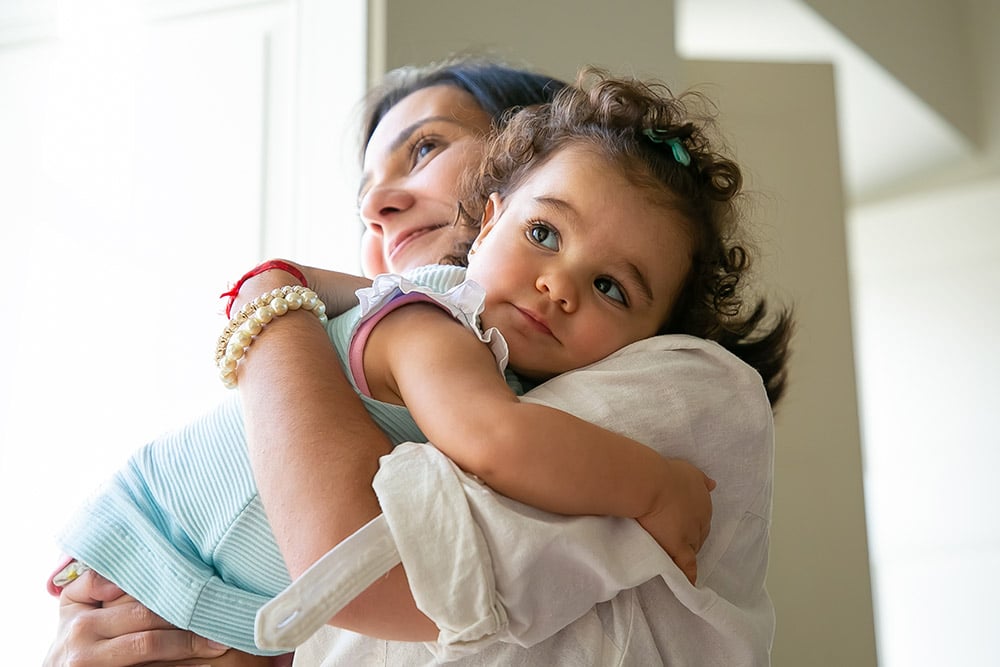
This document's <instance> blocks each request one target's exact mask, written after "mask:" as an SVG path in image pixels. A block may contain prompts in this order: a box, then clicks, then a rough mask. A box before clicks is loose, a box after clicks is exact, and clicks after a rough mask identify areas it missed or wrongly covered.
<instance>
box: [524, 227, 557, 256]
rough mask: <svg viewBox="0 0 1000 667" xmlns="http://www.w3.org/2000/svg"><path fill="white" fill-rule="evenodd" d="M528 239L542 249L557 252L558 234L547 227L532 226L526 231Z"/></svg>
mask: <svg viewBox="0 0 1000 667" xmlns="http://www.w3.org/2000/svg"><path fill="white" fill-rule="evenodd" d="M528 237H529V238H530V239H531V240H532V241H534V242H535V243H537V244H538V245H540V246H542V247H544V248H548V249H549V250H559V234H558V232H556V230H554V229H552V228H551V227H549V226H547V225H542V224H539V223H535V224H533V225H532V226H531V227H530V228H529V229H528Z"/></svg>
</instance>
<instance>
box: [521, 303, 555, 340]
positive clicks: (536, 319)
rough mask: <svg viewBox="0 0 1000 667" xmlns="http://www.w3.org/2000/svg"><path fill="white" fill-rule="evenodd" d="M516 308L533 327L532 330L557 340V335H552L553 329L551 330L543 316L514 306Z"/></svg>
mask: <svg viewBox="0 0 1000 667" xmlns="http://www.w3.org/2000/svg"><path fill="white" fill-rule="evenodd" d="M514 308H515V309H516V310H517V312H519V313H521V315H522V316H523V317H524V320H525V321H526V322H527V323H528V324H529V325H530V326H531V328H533V329H535V330H536V331H539V332H541V333H543V334H546V335H548V336H552V337H553V338H555V334H553V333H552V329H550V328H549V325H548V324H547V323H546V322H545V319H544V318H543V317H542V316H541V315H538V314H536V313H534V312H532V311H530V310H528V309H526V308H520V307H518V306H514Z"/></svg>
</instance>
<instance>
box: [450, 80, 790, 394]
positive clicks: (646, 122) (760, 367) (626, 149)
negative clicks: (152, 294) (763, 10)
mask: <svg viewBox="0 0 1000 667" xmlns="http://www.w3.org/2000/svg"><path fill="white" fill-rule="evenodd" d="M706 101H707V100H705V98H704V97H703V96H701V95H699V94H697V93H694V92H689V93H686V94H684V95H681V96H679V97H678V96H674V95H673V94H672V93H671V92H670V90H669V89H668V88H667V87H666V86H665V85H663V84H661V83H657V82H642V81H639V80H636V79H631V78H628V79H615V78H611V77H609V76H608V75H607V74H606V73H605V72H603V71H600V70H596V69H586V70H584V71H582V72H581V74H580V77H579V78H578V80H577V83H576V85H574V86H570V87H566V88H563V89H562V90H560V91H559V92H558V93H557V94H556V95H555V97H554V98H553V100H552V102H550V103H547V104H541V105H536V106H533V107H530V108H526V109H524V110H523V111H521V112H520V113H518V114H517V115H515V116H513V117H511V118H510V119H509V121H508V122H507V124H506V125H505V127H504V128H502V130H501V131H500V132H499V133H498V134H497V135H495V136H494V138H493V139H492V140H491V142H490V144H489V145H488V147H487V150H486V154H485V156H484V159H483V162H482V166H481V169H480V172H479V173H478V174H476V175H474V177H473V178H469V179H468V180H467V182H466V183H465V186H464V190H465V192H467V194H466V195H465V196H463V198H462V206H461V207H460V209H461V211H462V213H463V217H464V219H465V220H466V221H467V222H468V223H469V224H470V225H472V226H473V227H476V226H478V224H479V221H480V220H481V219H482V211H483V206H484V204H485V202H486V200H487V199H488V197H489V195H490V194H491V193H493V192H497V193H499V194H500V196H501V197H503V196H505V195H506V193H508V192H509V191H511V190H513V189H514V188H516V187H518V185H519V184H520V183H521V182H522V181H523V180H524V179H525V178H527V176H528V175H529V173H530V172H531V171H532V170H533V169H534V168H536V167H537V166H539V165H540V164H542V163H544V162H545V161H546V160H548V159H549V158H550V157H551V156H552V155H554V154H555V153H556V152H557V151H559V150H560V149H562V148H564V147H566V146H569V145H576V146H579V145H581V144H582V145H583V146H585V147H588V148H591V149H593V150H594V153H595V154H596V155H599V156H600V157H602V158H603V159H605V160H607V161H608V163H609V164H610V165H613V166H615V167H617V168H618V169H620V170H621V172H622V173H623V174H624V175H625V176H626V178H627V179H628V180H629V181H630V182H631V183H632V184H633V185H635V186H637V187H638V188H640V189H642V190H643V191H644V192H646V193H647V195H648V196H649V198H650V201H651V202H652V203H654V204H656V205H658V206H661V207H662V208H663V209H664V210H669V211H672V212H673V213H675V214H680V217H681V219H682V220H684V221H685V222H686V223H687V231H688V233H689V235H690V238H691V240H692V258H691V259H692V263H691V269H690V271H689V272H688V276H687V278H686V281H685V283H684V285H683V287H682V289H681V292H680V295H679V297H678V299H677V301H676V303H675V304H674V307H673V310H672V312H671V314H670V316H669V318H668V320H667V321H666V322H665V323H664V325H663V327H662V328H661V330H660V331H659V333H661V334H689V335H692V336H698V337H699V338H704V339H708V340H712V341H715V342H717V343H719V344H720V345H722V346H723V347H725V348H726V349H727V350H729V351H730V352H732V353H733V354H735V355H736V356H737V357H739V358H740V359H742V360H743V361H744V362H746V363H747V364H749V365H750V366H752V367H753V368H754V369H756V370H757V372H758V373H759V374H760V376H761V378H762V379H763V381H764V386H765V388H766V390H767V395H768V399H769V400H770V402H771V405H772V406H773V405H775V404H776V403H777V402H778V400H779V399H780V398H781V396H782V394H783V393H784V389H785V383H786V370H787V369H786V367H787V361H788V355H789V349H788V344H789V340H790V338H791V334H792V328H793V327H792V317H791V311H790V310H789V309H787V308H783V309H781V310H779V312H778V313H777V314H776V315H775V316H773V317H771V316H769V313H768V306H767V303H766V301H765V299H764V298H763V297H761V298H756V297H755V295H754V294H753V293H752V292H750V290H749V286H748V285H747V284H746V283H747V279H748V277H749V269H750V264H751V262H750V258H751V250H750V246H749V244H748V243H747V242H746V241H744V240H741V239H739V238H738V236H737V233H738V232H740V231H741V228H742V226H743V225H742V224H741V223H742V222H743V218H744V214H743V211H742V208H741V206H740V203H741V201H742V199H743V198H744V196H745V194H744V193H743V190H742V183H743V176H742V173H741V171H740V168H739V166H737V164H736V163H735V162H733V161H732V160H731V159H729V158H728V157H726V156H725V155H723V154H722V153H721V152H720V151H719V148H718V147H717V146H716V145H715V144H716V143H717V141H715V140H713V139H711V138H710V137H709V131H710V130H711V128H712V126H713V122H712V116H711V114H709V113H702V114H701V115H695V114H693V113H692V112H691V111H689V108H688V107H689V105H691V106H693V105H692V104H691V103H694V102H700V103H704V102H706ZM671 218H672V219H676V218H675V216H671Z"/></svg>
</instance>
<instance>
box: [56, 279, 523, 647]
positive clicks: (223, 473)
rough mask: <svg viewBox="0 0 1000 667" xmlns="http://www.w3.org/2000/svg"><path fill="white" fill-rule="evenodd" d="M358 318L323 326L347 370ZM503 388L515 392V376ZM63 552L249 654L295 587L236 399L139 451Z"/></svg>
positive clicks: (387, 415)
mask: <svg viewBox="0 0 1000 667" xmlns="http://www.w3.org/2000/svg"><path fill="white" fill-rule="evenodd" d="M464 275H465V272H464V269H461V268H458V267H436V268H434V269H433V270H431V269H428V270H421V271H420V272H418V273H416V274H415V275H411V276H409V277H410V278H411V279H412V280H414V282H417V283H420V284H423V285H427V286H429V287H431V288H433V289H434V290H436V291H439V292H444V291H446V290H447V289H449V288H450V287H452V286H454V285H456V284H458V283H459V282H461V280H462V279H463V278H464ZM358 316H359V313H358V309H357V308H355V309H353V310H352V311H349V312H348V313H345V314H344V315H342V316H340V317H337V318H334V319H331V320H330V323H329V325H328V332H329V334H330V338H331V340H332V342H333V343H334V346H335V347H336V348H337V352H338V354H339V356H340V359H341V363H342V364H345V363H346V362H345V359H346V352H345V351H346V350H347V347H348V343H349V339H350V335H351V333H352V331H353V329H354V327H355V325H356V323H357V320H358ZM348 376H350V373H348ZM508 382H509V383H510V384H511V385H512V387H513V388H514V389H515V391H518V393H520V389H519V387H518V386H517V383H516V380H514V379H513V378H512V376H511V375H510V374H509V373H508ZM352 383H353V379H352ZM361 398H362V401H363V402H364V404H365V407H366V408H367V409H368V411H369V413H370V414H371V415H372V417H373V418H374V419H375V421H376V423H378V424H379V426H380V427H381V428H382V429H383V430H384V431H385V432H386V433H387V434H388V436H389V438H390V440H391V441H392V443H393V444H394V445H395V444H399V443H401V442H407V441H415V442H424V441H425V440H426V438H425V437H424V435H423V434H422V433H421V432H420V430H419V429H418V428H417V425H416V423H415V422H414V421H413V419H412V418H411V416H410V414H409V412H408V411H407V410H406V409H405V408H403V407H401V406H396V405H390V404H387V403H381V402H379V401H375V400H373V399H370V398H368V397H365V396H362V397H361ZM61 545H62V548H63V549H64V550H65V551H66V553H67V554H69V555H72V556H74V557H75V558H77V559H78V560H80V561H82V562H84V563H86V564H88V565H89V566H90V567H92V568H94V569H95V570H97V571H98V572H100V573H101V574H103V575H104V576H105V577H107V578H108V579H110V580H111V581H113V582H115V583H116V584H118V585H119V586H120V587H121V588H122V589H124V590H125V591H126V592H128V593H129V594H131V595H133V596H134V597H135V598H136V599H138V600H139V601H140V602H142V603H143V604H144V605H146V606H147V607H149V608H150V609H151V610H153V611H154V612H156V613H157V614H159V615H160V616H162V617H163V618H165V619H166V620H167V621H169V622H170V623H172V624H174V625H176V626H178V627H181V628H186V629H190V630H193V631H194V632H196V633H198V634H200V635H202V636H205V637H209V638H211V639H214V640H216V641H219V642H222V643H224V644H226V645H227V646H232V647H234V648H238V649H240V650H243V651H247V652H250V653H262V651H261V650H260V649H258V648H257V647H256V645H255V644H254V640H253V626H254V617H255V615H256V613H257V609H258V608H260V606H261V605H263V604H264V603H265V602H267V600H269V599H270V598H271V597H273V596H274V595H276V594H277V593H278V592H280V591H281V590H282V589H284V588H285V587H286V586H287V585H288V584H289V583H290V579H289V576H288V572H287V570H286V569H285V564H284V561H283V560H282V557H281V554H280V553H279V551H278V548H277V546H276V544H275V540H274V536H273V534H272V533H271V529H270V526H269V525H268V522H267V518H266V517H265V515H264V511H263V509H262V507H261V503H260V498H259V496H258V494H257V487H256V485H255V483H254V479H253V473H252V470H251V467H250V462H249V459H248V457H247V450H246V435H245V431H244V427H243V417H242V413H241V410H240V404H239V397H238V395H235V394H234V397H233V398H232V399H230V400H227V401H225V402H223V403H222V404H221V405H220V406H218V407H217V408H216V409H214V410H213V411H211V412H209V413H208V414H205V415H203V416H202V417H201V418H199V419H197V420H195V421H193V422H191V423H190V424H188V425H187V426H185V427H183V428H181V429H179V430H177V431H175V432H173V433H168V434H166V435H164V436H162V437H160V438H158V439H157V440H154V441H153V442H151V443H149V444H147V445H146V446H145V447H143V448H142V449H141V450H139V451H138V452H137V453H136V454H134V455H133V456H132V457H131V458H130V459H129V461H128V463H127V464H126V466H125V467H124V468H123V469H122V470H121V471H119V472H118V473H117V474H116V475H115V476H114V478H112V479H111V480H110V482H109V483H108V484H106V485H105V486H104V487H103V488H102V489H101V490H100V491H99V492H98V493H97V494H96V495H95V496H94V497H93V498H92V499H91V500H90V501H89V502H88V503H87V504H86V505H85V506H84V507H83V508H82V509H81V510H80V511H79V512H78V513H77V514H76V515H75V517H74V518H73V519H72V521H71V522H70V524H69V526H68V528H67V529H66V531H65V532H64V533H63V535H62V536H61Z"/></svg>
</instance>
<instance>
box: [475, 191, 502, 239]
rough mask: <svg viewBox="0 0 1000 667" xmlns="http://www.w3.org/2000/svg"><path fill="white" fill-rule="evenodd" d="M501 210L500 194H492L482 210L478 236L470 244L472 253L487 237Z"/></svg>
mask: <svg viewBox="0 0 1000 667" xmlns="http://www.w3.org/2000/svg"><path fill="white" fill-rule="evenodd" d="M501 208H503V200H502V199H501V198H500V193H499V192H494V193H493V194H491V195H490V198H489V199H487V200H486V206H485V208H483V220H482V222H481V223H479V234H478V235H477V236H476V240H475V241H473V242H472V252H475V251H476V248H478V247H479V244H480V243H482V242H483V239H485V238H486V237H487V236H489V234H490V231H491V230H492V229H493V225H495V224H496V221H497V220H498V219H499V218H500V213H501Z"/></svg>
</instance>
